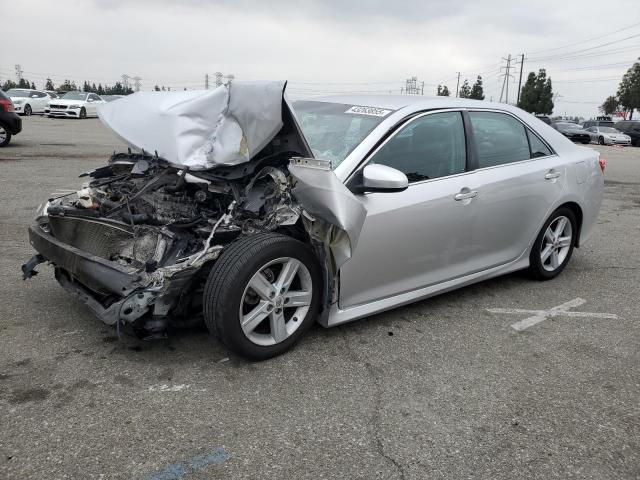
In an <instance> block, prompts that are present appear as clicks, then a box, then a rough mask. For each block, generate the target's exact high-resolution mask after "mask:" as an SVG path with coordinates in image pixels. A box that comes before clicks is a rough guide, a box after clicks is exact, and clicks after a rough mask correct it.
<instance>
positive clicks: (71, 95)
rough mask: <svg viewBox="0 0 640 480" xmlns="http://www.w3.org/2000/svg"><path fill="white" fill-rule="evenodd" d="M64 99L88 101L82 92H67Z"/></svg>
mask: <svg viewBox="0 0 640 480" xmlns="http://www.w3.org/2000/svg"><path fill="white" fill-rule="evenodd" d="M62 98H64V99H65V100H86V99H87V94H86V93H82V92H67V93H65V94H64V95H63V96H62Z"/></svg>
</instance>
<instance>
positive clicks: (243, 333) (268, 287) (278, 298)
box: [203, 232, 322, 360]
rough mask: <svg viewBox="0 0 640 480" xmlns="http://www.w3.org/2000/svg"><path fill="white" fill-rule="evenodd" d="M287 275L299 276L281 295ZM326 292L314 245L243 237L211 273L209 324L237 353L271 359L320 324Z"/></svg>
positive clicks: (280, 237) (207, 307)
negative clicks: (317, 320)
mask: <svg viewBox="0 0 640 480" xmlns="http://www.w3.org/2000/svg"><path fill="white" fill-rule="evenodd" d="M285 271H287V272H294V274H293V276H292V277H291V278H292V279H293V280H292V282H291V283H290V287H287V288H286V289H285V288H284V287H283V288H282V289H280V290H279V291H276V290H277V289H278V288H279V287H280V285H281V283H280V282H281V281H283V279H284V278H285V277H287V275H281V274H282V273H283V272H285ZM265 280H266V282H265ZM253 285H256V290H254V289H253ZM285 285H286V283H285ZM309 288H310V289H311V292H310V293H311V294H310V295H309ZM259 292H261V293H259ZM321 292H322V276H321V271H320V266H319V265H318V262H317V260H316V257H315V256H314V255H313V253H312V251H311V248H310V247H309V246H308V245H306V244H304V243H302V242H300V241H298V240H295V239H293V238H291V237H287V236H285V235H280V234H276V233H270V232H269V233H259V234H255V235H250V236H243V237H240V238H239V239H238V240H236V241H235V242H233V243H232V244H231V245H229V246H228V247H227V248H226V249H225V250H224V251H223V252H222V254H221V255H220V258H218V260H217V261H216V263H215V264H214V265H213V268H212V269H211V272H210V273H209V277H208V278H207V282H206V284H205V288H204V293H203V306H204V319H205V324H206V326H207V328H208V329H209V331H210V332H211V333H212V334H213V335H214V336H215V337H217V338H218V339H220V340H221V341H222V342H223V343H224V344H225V345H226V346H227V347H228V348H229V349H230V350H232V351H233V352H235V353H236V354H238V355H240V356H242V357H244V358H247V359H250V360H266V359H268V358H271V357H275V356H276V355H280V354H282V353H284V352H285V351H287V350H288V349H289V348H291V346H292V345H294V344H295V343H296V342H297V341H298V340H299V339H300V338H301V337H302V335H303V334H304V333H305V332H306V331H307V330H308V329H309V328H310V327H311V325H312V324H313V323H314V322H315V321H316V318H317V315H318V308H319V307H318V306H319V303H320V297H321ZM294 293H295V294H296V296H295V297H293V296H292V297H289V296H288V295H289V294H294ZM291 298H297V299H298V300H297V302H296V305H294V306H292V305H289V306H287V303H290V302H291ZM243 316H244V319H245V321H246V323H245V324H244V325H243V324H242V323H241V318H242V317H243ZM301 317H302V318H301ZM251 318H253V319H255V320H250V319H251ZM278 320H280V321H279V322H278ZM274 327H276V328H274Z"/></svg>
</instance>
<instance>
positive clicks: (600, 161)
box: [598, 158, 607, 173]
mask: <svg viewBox="0 0 640 480" xmlns="http://www.w3.org/2000/svg"><path fill="white" fill-rule="evenodd" d="M598 163H599V164H600V170H602V173H604V167H606V166H607V161H606V160H605V159H604V158H601V159H599V160H598Z"/></svg>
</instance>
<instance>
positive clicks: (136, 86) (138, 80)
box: [133, 77, 142, 92]
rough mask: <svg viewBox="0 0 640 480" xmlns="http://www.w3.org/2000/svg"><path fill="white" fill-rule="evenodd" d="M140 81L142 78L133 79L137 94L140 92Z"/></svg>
mask: <svg viewBox="0 0 640 480" xmlns="http://www.w3.org/2000/svg"><path fill="white" fill-rule="evenodd" d="M140 80H142V77H133V82H134V83H133V84H134V85H135V89H136V92H139V91H140Z"/></svg>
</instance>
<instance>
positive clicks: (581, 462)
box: [0, 117, 640, 480]
mask: <svg viewBox="0 0 640 480" xmlns="http://www.w3.org/2000/svg"><path fill="white" fill-rule="evenodd" d="M23 120H24V131H23V133H21V134H20V135H18V136H16V137H14V139H13V141H12V143H11V144H10V146H9V147H7V148H3V149H0V168H1V169H2V175H1V177H0V192H1V194H0V199H1V202H0V242H1V245H2V255H1V256H0V275H1V278H2V282H1V284H2V288H1V289H0V478H3V479H20V480H22V479H67V478H69V479H100V478H104V479H151V480H167V479H186V480H189V479H198V478H207V479H210V478H256V479H265V478H295V479H298V478H300V479H302V478H305V479H307V478H308V479H321V478H336V479H347V478H348V479H353V478H362V479H370V478H381V479H387V478H388V479H423V478H450V479H461V478H487V479H514V478H540V479H552V478H562V479H567V478H576V479H578V478H579V479H619V478H628V479H633V478H639V477H640V353H639V352H640V348H639V347H640V327H639V322H638V321H639V317H640V306H639V305H638V298H640V235H639V233H640V148H633V147H629V148H617V147H600V146H596V145H594V146H592V148H596V149H597V150H599V151H601V152H602V155H603V157H604V158H606V160H607V170H606V179H607V180H606V191H605V198H604V202H603V205H602V209H601V213H600V217H599V221H598V225H597V228H596V230H595V232H594V234H593V236H592V237H591V239H590V241H589V242H588V243H586V244H585V245H584V246H583V247H582V248H580V249H578V250H577V251H575V253H574V256H573V258H572V260H571V262H570V264H569V265H568V267H567V269H566V270H565V271H564V272H563V274H562V275H561V276H560V277H558V278H557V279H555V280H552V281H549V282H536V281H532V280H529V279H528V278H526V277H525V276H523V275H522V274H519V273H516V274H512V275H508V276H505V277H501V278H497V279H494V280H490V281H486V282H482V283H480V284H476V285H473V286H470V287H466V288H463V289H460V290H458V291H455V292H451V293H448V294H444V295H441V296H438V297H435V298H432V299H429V300H426V301H422V302H418V303H415V304H412V305H409V306H406V307H403V308H399V309H396V310H392V311H389V312H386V313H383V314H380V315H376V316H373V317H371V318H368V319H364V320H360V321H358V322H355V323H352V324H348V325H345V326H341V327H336V328H333V329H323V328H321V327H319V326H318V327H315V328H313V329H312V330H311V331H310V332H309V333H308V334H307V335H306V336H305V337H304V339H303V340H302V341H301V342H300V343H299V344H298V345H297V347H296V348H295V349H294V350H292V351H291V352H289V353H287V354H285V355H283V356H281V357H278V358H275V359H272V360H269V361H266V362H262V363H250V362H247V361H245V360H242V359H239V358H236V357H234V356H233V355H231V354H230V353H229V352H228V351H227V350H226V349H225V348H224V347H223V346H221V345H220V344H218V343H216V342H215V341H214V340H212V338H211V337H210V336H209V335H208V334H207V333H206V331H205V330H204V329H194V330H188V331H183V332H176V333H174V334H173V335H172V336H171V337H170V338H169V339H168V340H167V341H156V342H152V343H145V342H138V341H135V340H133V339H130V338H125V339H123V340H120V339H118V337H117V335H116V332H115V331H114V330H112V329H111V328H109V327H106V326H104V325H103V324H102V323H100V322H99V321H98V320H96V319H95V318H94V317H93V316H92V315H91V314H90V313H89V311H88V310H87V309H86V308H85V307H84V306H83V305H81V304H80V303H79V302H77V301H76V300H74V299H73V298H72V297H71V296H70V295H68V294H67V293H66V292H65V291H64V290H63V289H62V288H61V287H60V286H59V285H58V284H57V283H56V282H55V280H54V279H53V273H52V271H51V269H50V268H43V267H44V266H41V267H40V270H41V271H42V273H41V274H39V275H38V276H37V277H35V278H33V279H31V280H29V281H26V282H24V281H22V279H21V274H20V265H21V264H22V263H23V262H24V261H25V260H27V259H28V258H30V257H31V256H32V255H33V253H34V252H33V251H32V249H31V247H30V245H29V242H28V240H27V232H26V230H27V226H28V225H29V224H30V222H31V221H32V218H33V216H34V212H35V209H36V207H37V206H38V204H40V203H41V202H42V201H43V200H44V199H46V198H47V197H48V195H49V194H50V192H52V191H54V190H57V189H76V188H77V187H78V186H79V184H80V182H81V179H79V178H78V174H79V173H81V172H83V171H87V170H90V169H91V168H93V167H96V166H99V165H101V164H104V162H105V161H106V159H107V157H108V156H109V154H110V153H111V152H112V151H113V150H114V149H123V148H124V147H123V146H122V145H121V144H120V143H119V141H118V140H117V139H116V138H115V137H113V136H112V135H111V134H110V133H109V132H108V131H107V130H106V129H105V128H104V127H102V126H101V124H100V123H99V121H98V120H96V119H88V120H84V121H81V120H66V119H46V118H40V117H30V118H23ZM567 302H572V303H570V304H569V306H565V311H566V312H583V315H572V314H564V313H563V312H559V313H558V312H557V311H555V312H549V311H548V310H549V309H551V308H553V307H557V306H560V305H563V304H566V303H567ZM513 309H522V310H531V311H532V312H530V313H527V312H521V311H514V310H513ZM585 312H586V313H585ZM535 315H538V316H539V317H540V319H541V320H540V322H539V323H537V324H535V325H533V326H531V327H529V328H526V329H524V330H521V331H518V330H516V329H514V328H513V327H512V325H513V324H515V323H516V322H519V321H522V320H523V319H525V318H529V317H531V316H535Z"/></svg>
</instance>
